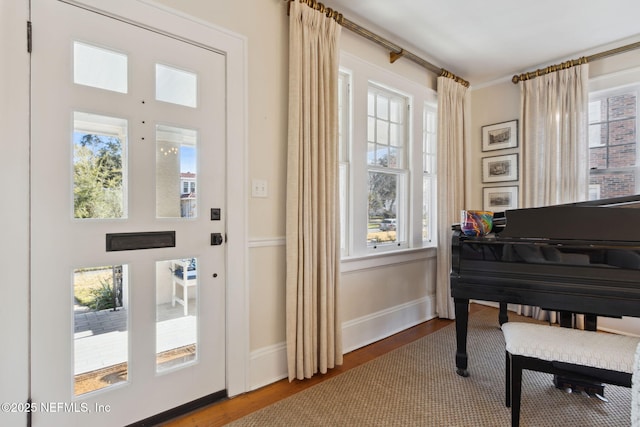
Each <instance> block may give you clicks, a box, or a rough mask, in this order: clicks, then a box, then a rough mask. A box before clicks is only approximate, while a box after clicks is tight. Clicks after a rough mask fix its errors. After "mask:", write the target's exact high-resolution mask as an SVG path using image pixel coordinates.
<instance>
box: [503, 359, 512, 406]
mask: <svg viewBox="0 0 640 427" xmlns="http://www.w3.org/2000/svg"><path fill="white" fill-rule="evenodd" d="M504 354H505V361H504V365H505V372H504V378H505V381H504V388H505V390H504V396H505V402H504V404H505V406H506V407H507V408H510V407H511V354H509V352H508V351H505V352H504Z"/></svg>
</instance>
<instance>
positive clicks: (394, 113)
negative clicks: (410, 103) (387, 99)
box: [389, 99, 403, 123]
mask: <svg viewBox="0 0 640 427" xmlns="http://www.w3.org/2000/svg"><path fill="white" fill-rule="evenodd" d="M402 106H403V104H402V103H401V102H399V101H398V100H397V99H391V106H390V115H389V120H391V121H392V122H394V123H400V122H402Z"/></svg>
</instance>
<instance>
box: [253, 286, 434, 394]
mask: <svg viewBox="0 0 640 427" xmlns="http://www.w3.org/2000/svg"><path fill="white" fill-rule="evenodd" d="M433 298H434V297H431V296H430V297H425V298H421V299H419V300H415V301H411V302H408V303H406V304H401V305H398V306H395V307H390V308H388V309H385V310H381V311H378V312H376V313H371V314H369V315H367V316H363V317H360V318H357V319H353V320H350V321H348V322H344V323H343V324H342V346H343V352H344V353H349V352H351V351H354V350H357V349H358V348H361V347H364V346H366V345H369V344H371V343H374V342H376V341H379V340H381V339H384V338H387V337H389V336H391V335H393V334H396V333H398V332H401V331H404V330H405V329H408V328H410V327H412V326H415V325H417V324H420V323H422V322H426V321H427V320H430V319H433V318H434V317H435V316H436V314H435V309H434V300H433ZM250 365H251V368H250V374H249V389H250V390H256V389H258V388H261V387H264V386H266V385H269V384H272V383H274V382H276V381H279V380H281V379H283V378H287V376H288V374H287V347H286V343H279V344H275V345H272V346H268V347H263V348H261V349H259V350H256V351H252V352H251V360H250Z"/></svg>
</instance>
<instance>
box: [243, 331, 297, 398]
mask: <svg viewBox="0 0 640 427" xmlns="http://www.w3.org/2000/svg"><path fill="white" fill-rule="evenodd" d="M250 366H251V368H250V372H249V390H256V389H259V388H260V387H264V386H266V385H269V384H272V383H274V382H276V381H280V380H281V379H283V378H287V377H288V373H287V344H286V343H284V342H283V343H279V344H275V345H271V346H268V347H263V348H261V349H259V350H256V351H252V352H251V357H250Z"/></svg>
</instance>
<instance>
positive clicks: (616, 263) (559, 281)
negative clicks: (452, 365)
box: [451, 195, 640, 377]
mask: <svg viewBox="0 0 640 427" xmlns="http://www.w3.org/2000/svg"><path fill="white" fill-rule="evenodd" d="M453 230H454V233H453V238H452V248H451V249H452V268H451V294H452V296H453V298H454V303H455V314H456V338H457V349H456V369H457V373H458V374H459V375H461V376H465V377H466V376H468V375H469V372H468V370H467V361H468V358H467V328H468V309H469V300H470V299H472V300H480V301H494V302H498V303H500V315H499V321H500V324H502V323H504V322H506V321H507V304H508V303H513V304H525V305H531V306H538V307H541V308H543V309H546V310H551V311H558V312H560V314H561V316H560V318H561V325H562V326H566V325H567V324H570V322H571V319H572V316H573V313H581V314H585V315H586V319H587V322H586V327H587V329H595V327H596V319H597V316H609V317H621V316H633V317H640V195H636V196H630V197H619V198H614V199H604V200H597V201H589V202H582V203H573V204H566V205H556V206H549V207H541V208H531V209H515V210H508V211H506V213H504V214H503V215H496V218H495V219H494V228H493V231H492V232H491V233H489V234H488V235H486V236H484V237H468V236H466V235H464V234H463V233H462V232H461V231H460V227H459V225H457V224H456V225H454V226H453Z"/></svg>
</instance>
